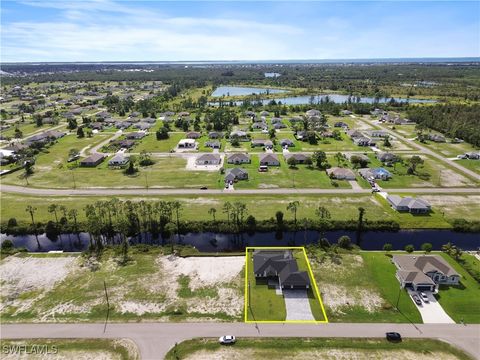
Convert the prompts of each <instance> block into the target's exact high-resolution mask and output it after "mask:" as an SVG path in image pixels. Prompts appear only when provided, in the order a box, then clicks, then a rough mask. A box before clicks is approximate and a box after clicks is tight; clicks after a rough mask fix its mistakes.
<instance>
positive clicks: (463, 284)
mask: <svg viewBox="0 0 480 360" xmlns="http://www.w3.org/2000/svg"><path fill="white" fill-rule="evenodd" d="M440 255H441V256H442V257H443V258H444V259H445V260H446V261H447V262H448V263H449V264H450V265H451V266H452V267H453V268H454V269H455V271H457V272H458V273H459V274H460V275H461V279H460V285H458V286H440V290H439V293H438V295H437V299H438V302H439V303H440V305H442V307H443V309H444V310H445V311H446V312H447V314H448V315H450V317H451V318H452V319H453V320H454V321H455V322H457V323H459V322H461V321H464V322H465V323H467V324H469V323H470V324H472V323H474V324H478V323H480V312H479V311H478V310H479V309H480V284H479V283H478V282H477V281H475V279H474V278H473V277H472V276H471V275H470V274H469V273H468V272H467V271H466V270H465V269H464V268H463V267H462V266H460V264H458V263H457V262H456V261H455V260H454V259H452V258H451V257H450V256H449V255H447V254H444V253H441V254H440ZM473 260H474V261H477V260H476V259H473ZM476 266H477V269H478V267H479V262H478V261H477V263H476Z"/></svg>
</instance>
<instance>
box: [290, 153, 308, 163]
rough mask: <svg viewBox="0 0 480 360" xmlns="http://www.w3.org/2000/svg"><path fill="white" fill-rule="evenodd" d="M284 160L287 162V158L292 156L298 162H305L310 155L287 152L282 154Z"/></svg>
mask: <svg viewBox="0 0 480 360" xmlns="http://www.w3.org/2000/svg"><path fill="white" fill-rule="evenodd" d="M284 157H285V161H287V162H288V160H289V159H291V158H293V159H295V160H297V163H298V164H305V163H306V162H308V161H309V160H310V156H308V155H306V154H302V153H287V154H285V155H284Z"/></svg>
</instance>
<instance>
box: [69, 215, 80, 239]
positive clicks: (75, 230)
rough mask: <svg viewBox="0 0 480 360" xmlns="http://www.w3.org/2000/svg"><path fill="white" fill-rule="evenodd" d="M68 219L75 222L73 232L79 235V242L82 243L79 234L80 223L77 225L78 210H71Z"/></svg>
mask: <svg viewBox="0 0 480 360" xmlns="http://www.w3.org/2000/svg"><path fill="white" fill-rule="evenodd" d="M68 217H69V218H70V219H72V220H73V232H74V233H75V234H77V238H78V242H80V234H79V233H78V223H77V217H78V210H77V209H71V210H70V211H69V212H68Z"/></svg>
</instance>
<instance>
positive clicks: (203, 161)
mask: <svg viewBox="0 0 480 360" xmlns="http://www.w3.org/2000/svg"><path fill="white" fill-rule="evenodd" d="M221 162H222V158H221V157H220V155H219V154H202V155H200V156H199V157H197V159H196V160H195V163H196V164H197V165H219V164H220V163H221Z"/></svg>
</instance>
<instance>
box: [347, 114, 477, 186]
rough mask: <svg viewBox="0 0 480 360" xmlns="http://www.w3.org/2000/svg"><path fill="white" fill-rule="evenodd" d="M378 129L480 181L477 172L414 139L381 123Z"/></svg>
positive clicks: (376, 124) (377, 124)
mask: <svg viewBox="0 0 480 360" xmlns="http://www.w3.org/2000/svg"><path fill="white" fill-rule="evenodd" d="M353 117H354V118H355V119H359V120H360V121H363V122H364V123H366V124H368V125H372V123H370V122H368V121H366V120H365V119H363V118H360V117H357V116H353ZM374 125H375V126H376V127H378V128H379V129H382V130H385V131H386V132H388V133H389V134H390V135H392V136H393V137H395V138H397V139H399V140H401V141H403V142H405V143H407V144H409V145H411V146H412V147H413V148H416V149H418V150H420V154H422V155H425V154H426V155H430V156H432V157H434V158H436V159H438V160H440V161H442V162H444V163H447V164H448V165H450V166H451V167H453V168H455V169H457V170H460V171H461V172H463V173H464V174H467V175H469V176H470V177H471V178H473V179H476V180H478V181H480V174H477V173H476V172H475V171H472V170H470V169H467V168H465V167H464V166H462V165H460V164H458V163H456V162H454V161H452V160H450V159H448V158H446V157H445V156H443V155H440V154H438V153H436V152H435V151H432V150H430V149H429V148H427V147H425V146H422V145H420V144H419V143H417V142H415V141H413V140H412V139H407V138H406V137H404V136H402V135H400V134H398V133H396V132H394V131H392V130H390V129H388V128H386V127H385V126H383V125H381V124H379V123H375V124H374Z"/></svg>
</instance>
